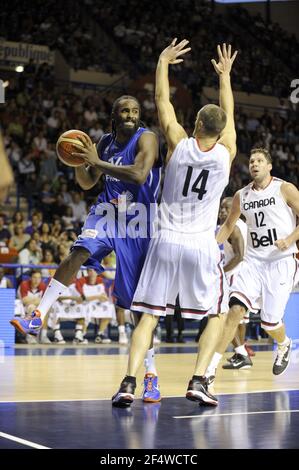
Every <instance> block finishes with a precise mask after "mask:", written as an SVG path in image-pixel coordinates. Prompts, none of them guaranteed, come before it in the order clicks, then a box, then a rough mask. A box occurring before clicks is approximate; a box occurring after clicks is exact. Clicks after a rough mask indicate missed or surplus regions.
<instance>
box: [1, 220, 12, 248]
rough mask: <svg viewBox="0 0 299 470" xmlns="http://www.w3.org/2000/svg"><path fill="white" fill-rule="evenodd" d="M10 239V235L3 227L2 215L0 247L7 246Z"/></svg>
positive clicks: (4, 226)
mask: <svg viewBox="0 0 299 470" xmlns="http://www.w3.org/2000/svg"><path fill="white" fill-rule="evenodd" d="M10 238H11V233H10V231H9V230H8V228H7V227H6V225H5V218H4V216H3V215H0V246H6V245H8V242H9V240H10Z"/></svg>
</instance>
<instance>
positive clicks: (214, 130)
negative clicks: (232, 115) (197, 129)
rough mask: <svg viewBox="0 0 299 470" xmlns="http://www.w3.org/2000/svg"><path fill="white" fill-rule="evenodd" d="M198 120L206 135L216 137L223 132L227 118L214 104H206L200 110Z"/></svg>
mask: <svg viewBox="0 0 299 470" xmlns="http://www.w3.org/2000/svg"><path fill="white" fill-rule="evenodd" d="M198 118H199V120H200V121H201V122H202V124H203V128H204V131H205V133H206V134H207V135H210V136H216V135H219V134H220V133H221V131H223V129H224V128H225V125H226V121H227V117H226V113H225V111H224V110H223V109H222V108H220V106H217V105H216V104H207V105H206V106H204V107H203V108H201V109H200V111H199V113H198Z"/></svg>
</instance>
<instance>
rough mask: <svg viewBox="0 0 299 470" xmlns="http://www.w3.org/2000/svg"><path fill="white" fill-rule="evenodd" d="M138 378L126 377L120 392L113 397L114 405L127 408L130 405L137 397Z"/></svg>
mask: <svg viewBox="0 0 299 470" xmlns="http://www.w3.org/2000/svg"><path fill="white" fill-rule="evenodd" d="M135 388H136V378H135V377H130V378H129V377H125V378H124V379H123V381H122V383H121V384H120V387H119V390H118V392H116V393H115V395H113V397H112V406H116V407H119V408H125V407H127V406H130V405H131V404H132V403H133V401H134V398H135V395H134V393H135Z"/></svg>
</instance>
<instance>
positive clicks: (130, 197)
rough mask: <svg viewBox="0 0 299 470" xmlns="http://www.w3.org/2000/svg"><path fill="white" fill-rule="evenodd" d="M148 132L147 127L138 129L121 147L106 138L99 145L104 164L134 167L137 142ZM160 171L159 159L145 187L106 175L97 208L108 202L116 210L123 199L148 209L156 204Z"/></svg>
mask: <svg viewBox="0 0 299 470" xmlns="http://www.w3.org/2000/svg"><path fill="white" fill-rule="evenodd" d="M148 131H149V130H148V129H146V128H144V127H139V128H138V129H137V131H136V132H135V134H134V135H133V136H132V137H131V139H130V140H129V142H127V143H125V144H120V143H118V142H117V141H116V140H115V137H113V135H112V134H105V135H103V137H102V138H101V140H100V142H99V143H98V145H97V151H98V153H99V156H100V158H101V160H103V161H106V162H108V163H112V164H113V165H133V164H134V161H135V157H136V154H137V146H138V139H139V138H140V136H141V135H142V134H143V133H144V132H148ZM161 167H162V162H161V158H160V156H159V160H158V162H156V163H155V165H154V167H153V168H152V169H151V171H150V172H149V175H148V177H147V180H146V181H145V183H144V184H142V185H137V184H133V183H128V182H125V181H120V180H119V179H117V178H115V177H113V176H110V175H104V178H105V187H104V191H103V192H102V193H101V194H100V195H99V197H98V200H97V204H100V203H102V202H104V203H107V202H108V203H112V204H114V205H115V206H117V205H118V204H119V201H120V199H121V198H123V197H124V196H125V197H126V201H127V203H129V204H134V203H136V202H138V203H142V204H144V205H145V206H146V207H149V205H150V204H151V203H156V202H157V197H158V192H159V185H160V180H161ZM128 217H129V216H128Z"/></svg>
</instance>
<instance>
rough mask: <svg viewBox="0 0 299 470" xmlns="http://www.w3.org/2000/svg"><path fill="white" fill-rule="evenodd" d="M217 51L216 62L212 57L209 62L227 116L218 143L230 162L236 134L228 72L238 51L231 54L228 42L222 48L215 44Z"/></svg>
mask: <svg viewBox="0 0 299 470" xmlns="http://www.w3.org/2000/svg"><path fill="white" fill-rule="evenodd" d="M217 52H218V63H216V61H215V60H214V59H212V61H211V62H212V64H213V66H214V69H215V71H216V73H217V74H218V75H219V87H220V90H219V102H220V103H219V104H220V107H221V108H222V109H223V110H224V111H225V112H226V117H227V121H226V126H225V128H224V129H223V131H222V132H221V135H220V140H219V141H218V143H220V144H222V145H224V146H225V147H226V148H227V149H228V151H229V154H230V162H231V163H232V161H233V159H234V158H235V156H236V153H237V146H236V141H237V135H236V129H235V121H234V96H233V92H232V87H231V80H230V72H231V68H232V65H233V63H234V60H235V58H236V56H237V53H238V51H235V52H234V54H233V55H232V51H231V45H230V44H229V45H228V47H226V44H223V46H222V50H221V47H220V46H219V45H218V46H217Z"/></svg>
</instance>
